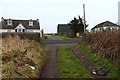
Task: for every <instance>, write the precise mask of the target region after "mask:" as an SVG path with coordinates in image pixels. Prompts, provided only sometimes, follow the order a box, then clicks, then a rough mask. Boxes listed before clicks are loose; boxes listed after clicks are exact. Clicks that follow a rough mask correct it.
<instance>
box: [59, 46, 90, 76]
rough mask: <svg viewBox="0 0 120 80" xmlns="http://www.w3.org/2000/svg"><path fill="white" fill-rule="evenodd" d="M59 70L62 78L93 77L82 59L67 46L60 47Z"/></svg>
mask: <svg viewBox="0 0 120 80" xmlns="http://www.w3.org/2000/svg"><path fill="white" fill-rule="evenodd" d="M58 70H59V77H60V78H92V77H91V75H90V74H89V72H88V71H87V70H86V69H85V68H84V66H83V65H82V63H81V62H80V60H79V59H78V58H77V57H76V56H75V54H74V53H73V52H72V51H71V50H70V49H69V48H68V47H66V46H59V47H58Z"/></svg>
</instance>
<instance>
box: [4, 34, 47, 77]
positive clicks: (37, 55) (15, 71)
mask: <svg viewBox="0 0 120 80" xmlns="http://www.w3.org/2000/svg"><path fill="white" fill-rule="evenodd" d="M45 55H46V49H44V48H43V47H42V46H41V44H40V43H38V42H37V41H34V40H28V39H21V38H20V37H18V36H14V37H12V36H8V37H6V38H4V39H3V40H2V63H3V67H2V78H39V76H40V75H39V73H40V69H41V67H42V65H43V63H44V59H45Z"/></svg>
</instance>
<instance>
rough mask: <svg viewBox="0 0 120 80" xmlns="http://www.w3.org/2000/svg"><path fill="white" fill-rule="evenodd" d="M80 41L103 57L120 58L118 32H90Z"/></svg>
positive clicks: (119, 33)
mask: <svg viewBox="0 0 120 80" xmlns="http://www.w3.org/2000/svg"><path fill="white" fill-rule="evenodd" d="M82 41H83V43H85V44H86V45H89V46H90V47H91V49H92V50H94V51H97V52H100V53H101V55H102V56H103V57H110V58H113V59H114V58H119V57H120V30H112V31H98V32H91V33H88V34H86V36H85V37H83V39H82Z"/></svg>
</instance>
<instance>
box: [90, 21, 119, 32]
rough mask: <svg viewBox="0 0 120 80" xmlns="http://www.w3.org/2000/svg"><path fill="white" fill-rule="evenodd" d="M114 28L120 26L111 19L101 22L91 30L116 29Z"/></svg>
mask: <svg viewBox="0 0 120 80" xmlns="http://www.w3.org/2000/svg"><path fill="white" fill-rule="evenodd" d="M114 29H120V26H119V25H117V24H114V23H112V22H110V21H105V22H102V23H100V24H97V25H96V26H95V27H93V28H92V29H91V31H100V30H114Z"/></svg>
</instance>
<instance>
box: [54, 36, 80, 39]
mask: <svg viewBox="0 0 120 80" xmlns="http://www.w3.org/2000/svg"><path fill="white" fill-rule="evenodd" d="M54 37H57V38H61V39H70V40H79V39H80V38H69V37H67V36H54Z"/></svg>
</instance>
